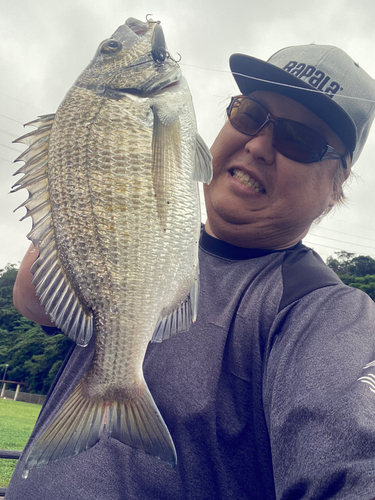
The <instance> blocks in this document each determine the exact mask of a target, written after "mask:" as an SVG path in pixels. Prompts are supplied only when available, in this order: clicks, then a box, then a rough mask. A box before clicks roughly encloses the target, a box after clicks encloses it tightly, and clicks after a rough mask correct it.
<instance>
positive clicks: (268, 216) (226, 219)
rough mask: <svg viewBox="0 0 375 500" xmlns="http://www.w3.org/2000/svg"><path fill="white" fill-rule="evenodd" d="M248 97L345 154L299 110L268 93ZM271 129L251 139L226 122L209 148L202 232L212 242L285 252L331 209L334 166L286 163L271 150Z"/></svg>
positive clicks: (316, 121) (311, 115)
mask: <svg viewBox="0 0 375 500" xmlns="http://www.w3.org/2000/svg"><path fill="white" fill-rule="evenodd" d="M252 96H253V97H255V98H256V99H257V100H259V101H260V102H261V103H262V104H263V105H264V106H265V107H266V108H267V109H268V110H269V111H270V113H272V114H273V115H274V116H277V117H278V118H288V119H291V120H294V121H297V122H300V123H303V124H305V125H307V126H308V127H310V128H312V129H313V130H315V131H316V132H318V133H319V134H320V135H321V136H322V137H324V139H325V140H326V141H327V143H328V144H329V145H330V146H332V147H334V148H335V149H337V150H338V151H339V152H340V153H345V147H344V145H343V143H342V142H341V140H340V139H339V138H338V136H337V135H336V134H335V133H334V132H333V131H332V129H330V128H329V127H328V125H326V124H325V123H324V122H323V121H322V120H321V119H320V118H318V117H317V116H316V115H315V114H314V113H312V112H311V111H309V110H308V109H307V108H305V107H304V106H302V105H301V104H299V103H297V102H296V101H293V100H292V99H289V98H288V97H285V96H283V95H280V94H276V93H274V92H268V91H257V92H254V93H253V94H252ZM272 127H273V126H272V125H270V126H267V127H265V129H263V130H262V131H261V132H260V134H259V135H258V136H256V137H251V136H248V135H246V134H243V133H242V132H239V131H238V130H236V129H235V128H234V127H233V126H232V125H231V124H230V123H229V122H227V123H226V124H225V125H224V127H223V128H222V130H221V131H220V133H219V135H218V137H217V138H216V140H215V142H214V144H213V145H212V148H211V153H212V156H213V160H212V162H213V172H214V175H213V179H212V182H211V183H210V185H209V186H207V185H205V188H204V190H205V198H206V207H207V215H208V222H207V224H206V230H207V231H208V233H209V234H211V235H212V236H215V237H217V238H220V239H223V240H225V241H227V242H229V243H232V244H235V245H238V246H244V247H253V248H274V249H281V248H286V247H288V246H292V245H294V244H295V243H297V242H298V241H300V240H301V239H302V238H303V237H304V236H305V235H306V233H307V232H308V230H309V227H310V225H311V223H312V222H313V221H314V220H315V219H316V218H317V217H319V216H320V215H321V214H322V212H323V211H324V210H325V209H326V208H328V207H330V206H332V205H333V204H334V183H333V178H334V173H335V170H336V168H337V161H338V160H328V161H327V160H326V161H323V162H318V163H310V164H304V163H298V162H296V161H293V160H290V159H289V158H286V157H285V156H283V155H282V154H281V153H279V152H277V151H276V150H275V149H274V148H273V147H272Z"/></svg>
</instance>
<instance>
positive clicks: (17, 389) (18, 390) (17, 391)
mask: <svg viewBox="0 0 375 500" xmlns="http://www.w3.org/2000/svg"><path fill="white" fill-rule="evenodd" d="M19 392H20V384H17V388H16V393H15V395H14V401H17V398H18V393H19Z"/></svg>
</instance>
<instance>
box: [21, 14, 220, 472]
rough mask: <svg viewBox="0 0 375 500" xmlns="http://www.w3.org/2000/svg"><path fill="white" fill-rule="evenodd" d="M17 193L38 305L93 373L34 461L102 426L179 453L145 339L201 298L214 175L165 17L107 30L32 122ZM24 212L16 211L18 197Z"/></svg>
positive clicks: (117, 435)
mask: <svg viewBox="0 0 375 500" xmlns="http://www.w3.org/2000/svg"><path fill="white" fill-rule="evenodd" d="M26 125H29V126H33V127H35V130H33V131H32V132H29V133H28V134H26V135H24V136H22V137H20V138H19V139H17V140H16V141H15V142H18V143H23V144H26V145H27V146H28V148H27V149H26V150H25V151H24V152H23V153H22V154H21V155H20V156H19V157H18V158H17V159H16V160H15V161H22V162H23V165H22V167H21V168H20V169H19V170H17V172H16V173H15V175H16V174H23V176H22V178H20V179H19V180H18V182H17V183H16V184H15V185H14V186H13V192H15V191H18V190H20V189H24V188H26V189H27V190H28V198H27V200H26V201H25V202H24V203H23V204H22V205H21V207H24V208H26V214H25V216H24V217H22V219H21V220H23V219H24V218H26V217H31V219H32V229H31V231H30V232H29V234H28V235H27V236H28V238H29V239H30V240H31V241H32V243H33V244H34V245H35V247H36V248H38V250H39V255H38V258H37V259H36V260H35V262H34V264H33V265H32V267H31V273H32V274H33V278H32V282H33V283H34V285H35V288H36V294H37V295H38V297H39V300H40V303H41V304H42V305H43V306H44V308H45V310H46V312H47V313H48V314H49V316H50V317H51V319H52V321H53V322H54V324H55V325H56V326H57V327H58V328H59V329H60V330H61V332H63V333H64V334H65V335H67V336H68V337H70V338H71V339H72V340H74V341H75V342H76V343H77V345H79V346H86V345H88V343H89V342H90V341H93V342H95V354H94V357H93V361H92V363H91V365H90V367H89V368H88V370H87V372H86V373H85V375H84V376H83V378H82V379H81V381H80V382H79V383H78V385H77V386H76V387H75V389H74V390H73V392H72V394H71V395H70V396H69V397H68V398H67V400H66V401H65V402H64V404H63V406H62V408H61V409H60V410H59V411H58V413H57V415H56V416H55V417H54V419H53V420H52V422H51V423H50V425H49V427H48V428H47V429H46V430H45V431H44V432H43V433H42V435H40V436H39V437H38V438H37V441H36V442H35V444H34V445H33V446H32V447H31V450H30V452H29V454H28V456H27V458H26V466H25V475H24V477H27V475H28V472H29V470H30V469H32V468H34V467H39V466H42V465H44V464H48V463H50V462H53V461H56V460H66V459H69V458H70V457H73V456H75V455H77V454H79V453H82V452H84V451H86V450H88V449H90V448H92V447H93V446H94V445H95V444H96V443H97V442H98V441H99V439H100V438H101V437H102V436H103V435H106V436H111V437H112V438H114V439H117V440H119V441H121V442H122V443H124V444H126V445H128V446H130V447H133V448H136V449H139V450H143V451H144V452H145V453H147V454H150V455H154V456H155V457H157V458H159V459H161V460H165V461H166V462H168V463H169V464H171V466H175V465H176V462H177V456H176V450H175V446H174V443H173V439H172V437H171V435H170V433H169V430H168V428H167V426H166V424H165V422H164V420H163V417H162V415H161V414H160V412H159V410H158V408H157V407H156V404H155V402H154V400H153V397H152V395H151V393H150V391H149V389H148V387H147V384H146V381H145V379H144V376H143V371H142V363H143V359H144V356H145V352H146V349H147V346H148V343H149V342H150V341H152V342H161V341H163V340H165V339H168V338H169V337H170V336H172V335H175V334H177V333H179V332H184V331H186V330H188V329H189V327H190V325H191V323H192V322H194V321H195V319H196V315H197V307H198V297H199V263H198V240H199V234H200V226H201V221H200V205H199V191H198V181H199V182H205V183H209V182H210V180H211V178H212V164H211V155H210V152H209V150H208V148H207V146H206V145H205V143H204V141H203V139H202V138H201V137H200V136H199V134H198V132H197V126H196V118H195V113H194V108H193V103H192V97H191V95H190V91H189V88H188V85H187V82H186V80H185V78H184V77H183V76H182V73H181V69H180V66H179V64H178V61H176V60H175V59H173V58H172V56H171V55H170V53H169V52H168V50H167V47H166V43H165V37H164V32H163V29H162V27H161V23H160V22H159V21H153V20H152V19H148V18H146V21H140V20H138V19H135V18H129V19H127V20H126V22H125V24H123V25H121V26H120V27H119V28H118V29H117V30H116V31H115V33H114V34H113V35H112V36H111V37H110V38H109V39H107V40H104V41H103V42H102V43H101V44H100V45H99V48H98V49H97V51H96V53H95V55H94V58H93V59H92V61H91V62H90V64H89V65H88V66H87V68H86V69H85V70H84V71H83V72H82V73H81V75H80V76H79V77H78V79H77V80H76V82H75V83H74V85H73V86H72V87H71V89H70V90H69V91H68V93H67V94H66V96H65V98H64V99H63V101H62V102H61V104H60V106H59V107H58V109H57V111H56V113H54V114H49V115H43V116H40V117H38V119H36V120H34V121H32V122H29V123H28V124H26ZM18 208H20V207H18Z"/></svg>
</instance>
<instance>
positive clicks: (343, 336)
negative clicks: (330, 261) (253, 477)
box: [263, 285, 375, 500]
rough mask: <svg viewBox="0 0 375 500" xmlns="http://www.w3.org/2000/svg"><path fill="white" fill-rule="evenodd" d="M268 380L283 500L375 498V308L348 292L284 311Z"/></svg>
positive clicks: (332, 292)
mask: <svg viewBox="0 0 375 500" xmlns="http://www.w3.org/2000/svg"><path fill="white" fill-rule="evenodd" d="M271 337H272V343H271V344H270V348H269V355H268V360H267V363H266V368H265V376H264V386H263V387H264V389H263V396H264V408H265V414H266V419H267V425H268V429H269V435H270V441H271V451H272V460H273V467H274V477H275V486H276V497H277V499H280V500H281V499H282V500H287V499H296V498H298V499H306V500H307V499H314V500H318V499H326V498H335V499H345V500H348V499H353V500H354V499H356V500H358V499H364V500H366V499H367V500H369V499H372V498H374V496H375V304H374V302H373V301H372V300H371V299H370V298H369V297H368V296H367V295H365V294H364V293H362V292H360V291H359V290H356V289H353V288H349V287H346V286H344V285H339V286H328V287H326V288H324V289H318V290H315V291H313V292H312V293H310V294H308V295H306V296H304V297H303V298H301V299H299V300H297V301H295V302H294V303H292V304H290V305H288V306H287V307H286V308H285V309H284V310H282V311H280V313H279V314H278V316H277V319H276V321H275V322H274V325H273V331H272V335H271Z"/></svg>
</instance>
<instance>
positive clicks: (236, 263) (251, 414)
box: [7, 45, 375, 500]
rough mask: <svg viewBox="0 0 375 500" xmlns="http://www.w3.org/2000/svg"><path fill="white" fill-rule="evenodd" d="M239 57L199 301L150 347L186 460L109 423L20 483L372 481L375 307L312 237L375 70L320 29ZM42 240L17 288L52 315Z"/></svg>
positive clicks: (330, 494) (277, 493) (338, 490)
mask: <svg viewBox="0 0 375 500" xmlns="http://www.w3.org/2000/svg"><path fill="white" fill-rule="evenodd" d="M231 68H232V71H233V73H234V76H235V78H236V81H237V83H238V85H239V88H240V90H241V92H242V95H241V96H237V97H235V98H233V99H232V101H231V103H230V105H229V107H228V122H227V123H226V124H225V125H224V127H223V129H222V130H221V132H220V133H219V135H218V137H217V139H216V141H215V142H214V144H213V146H212V155H213V167H214V177H213V180H212V182H211V184H210V185H209V186H206V187H205V197H206V205H207V214H208V220H207V223H206V226H205V230H204V231H203V233H202V237H201V241H200V266H201V293H200V299H199V300H200V302H199V311H198V318H197V321H196V323H195V324H194V325H192V327H191V328H190V330H189V332H185V333H181V334H177V335H176V336H174V337H173V338H171V339H169V340H166V341H164V342H162V343H161V344H151V345H150V346H149V349H148V351H147V354H146V358H145V362H144V373H145V378H146V381H147V383H148V385H149V387H150V390H151V392H152V394H153V396H154V399H155V402H156V404H157V405H158V407H159V409H160V411H161V413H162V415H163V417H164V419H165V421H166V424H167V426H168V428H169V430H170V432H171V434H172V437H173V439H174V442H175V445H176V450H177V456H178V464H177V467H176V468H175V469H172V468H170V467H169V466H168V465H167V464H166V463H164V462H162V461H158V460H156V459H155V458H154V457H152V456H149V455H145V454H144V453H142V452H140V451H137V450H134V449H130V448H128V447H126V446H124V445H123V444H121V443H119V442H118V441H116V440H114V439H111V438H107V439H106V438H103V439H101V440H100V441H99V443H98V444H97V445H96V446H95V447H94V448H92V449H90V450H88V451H87V452H85V453H81V454H79V455H77V456H75V457H73V458H71V459H68V460H65V461H60V462H52V463H51V464H49V465H47V466H41V467H40V468H36V469H32V470H31V471H30V474H29V477H28V478H27V479H22V478H21V474H22V471H23V459H21V460H20V463H19V466H18V468H17V470H16V472H15V474H14V477H13V479H12V481H11V484H10V486H9V491H8V496H7V498H8V499H9V500H15V499H17V500H23V499H29V498H38V499H52V498H59V499H61V500H65V499H70V498H74V499H76V498H79V499H90V500H91V499H94V498H106V499H110V500H115V499H116V500H117V499H163V500H164V499H165V500H166V499H168V500H172V499H173V500H179V499H181V500H182V499H184V500H193V499H194V500H198V499H199V500H213V499H232V498H233V499H236V500H241V499H251V500H254V499H267V500H268V499H275V498H277V499H282V500H286V499H290V500H292V499H324V498H337V499H366V500H370V499H371V498H374V497H375V418H374V417H375V395H374V392H375V375H374V374H373V373H374V365H375V361H374V360H375V306H374V304H373V302H372V301H371V299H370V298H369V297H368V296H367V295H365V294H363V293H361V292H360V291H358V290H356V289H352V288H349V287H346V286H345V285H343V284H342V283H341V282H340V281H339V280H338V278H337V277H336V275H335V274H334V273H333V272H332V271H331V270H330V269H329V268H328V267H327V266H325V265H324V263H323V262H322V261H321V259H320V258H319V257H318V256H317V255H316V254H315V253H314V252H312V251H311V250H309V249H307V248H306V247H304V246H303V245H302V243H301V239H302V238H303V237H304V236H305V235H306V234H307V232H308V230H309V228H310V226H311V224H312V222H313V221H314V220H315V219H317V218H319V217H320V216H321V215H322V214H324V213H326V212H327V211H328V210H330V209H331V208H332V207H333V206H334V205H335V204H336V203H337V202H339V201H340V199H341V198H342V184H343V182H344V180H345V179H346V178H347V177H348V176H349V173H350V169H351V166H352V164H353V163H354V162H355V161H356V159H357V158H358V155H359V154H360V152H361V150H362V148H363V145H364V142H365V140H366V137H367V133H368V130H369V128H370V126H371V123H372V120H373V118H374V114H375V108H374V101H375V82H374V81H373V80H372V79H371V78H370V77H369V76H368V75H367V74H366V73H365V72H364V71H363V70H361V69H360V68H359V67H358V65H357V64H356V63H354V62H353V61H352V60H351V59H350V58H349V57H348V56H347V55H346V54H345V53H343V52H342V51H340V50H339V49H336V48H334V47H327V46H319V45H308V46H301V47H290V48H287V49H283V50H281V51H280V52H278V53H277V54H275V55H274V56H272V57H271V59H270V60H269V62H267V63H266V62H264V61H260V60H257V59H254V58H251V57H248V56H243V55H234V56H232V58H231ZM35 257H36V255H35V253H33V254H32V253H28V254H27V256H26V257H25V260H24V262H23V263H22V265H21V269H20V273H19V278H18V280H17V283H16V287H15V303H16V306H17V307H18V309H19V310H20V311H21V312H22V313H24V314H25V315H26V316H28V317H29V318H30V319H34V320H37V321H38V322H40V323H42V324H45V325H50V323H49V322H48V321H49V320H48V318H46V317H45V316H44V312H43V309H42V308H41V307H40V306H39V304H38V301H37V299H36V298H35V294H34V291H33V288H32V285H31V284H30V275H29V273H28V269H29V268H30V264H31V262H32V261H33V260H34V259H35ZM92 354H93V345H92V343H91V344H90V345H89V346H88V347H87V348H82V347H76V348H75V349H74V351H73V353H72V354H71V355H70V357H69V359H68V361H67V363H66V365H65V366H64V369H63V371H62V373H61V374H60V375H59V376H58V378H57V381H56V382H55V384H54V387H53V388H52V391H51V392H50V395H49V398H48V401H47V403H46V405H45V407H44V409H43V411H42V412H41V416H40V419H39V421H38V423H37V425H36V429H35V431H34V433H33V435H32V437H31V439H30V442H29V444H28V446H27V448H26V452H27V450H28V448H29V446H30V445H31V444H32V443H33V441H34V439H35V437H36V435H37V434H40V432H42V430H43V429H44V428H45V427H46V426H47V425H48V422H50V421H51V418H52V416H53V414H54V413H56V410H57V409H58V408H59V407H61V404H62V402H63V401H64V399H66V397H67V394H69V393H70V392H71V391H72V389H73V388H74V387H75V385H76V384H77V382H78V380H79V379H80V378H81V377H82V375H83V373H84V372H85V370H86V369H87V367H88V365H89V363H90V360H91V358H92Z"/></svg>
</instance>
